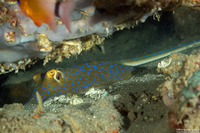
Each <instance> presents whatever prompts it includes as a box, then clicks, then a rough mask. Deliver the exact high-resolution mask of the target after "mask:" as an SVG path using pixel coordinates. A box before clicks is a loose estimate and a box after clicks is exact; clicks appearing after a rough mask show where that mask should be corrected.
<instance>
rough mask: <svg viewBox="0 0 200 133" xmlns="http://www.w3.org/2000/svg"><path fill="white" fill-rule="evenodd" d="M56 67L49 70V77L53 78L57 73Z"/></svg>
mask: <svg viewBox="0 0 200 133" xmlns="http://www.w3.org/2000/svg"><path fill="white" fill-rule="evenodd" d="M55 71H56V70H55V69H52V70H49V71H48V72H47V76H48V77H49V78H53V76H54V75H55Z"/></svg>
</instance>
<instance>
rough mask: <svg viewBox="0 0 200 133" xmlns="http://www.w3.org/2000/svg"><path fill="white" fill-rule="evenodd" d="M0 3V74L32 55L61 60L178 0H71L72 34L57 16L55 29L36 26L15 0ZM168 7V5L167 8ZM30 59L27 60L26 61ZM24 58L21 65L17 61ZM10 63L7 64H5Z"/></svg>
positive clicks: (30, 57)
mask: <svg viewBox="0 0 200 133" xmlns="http://www.w3.org/2000/svg"><path fill="white" fill-rule="evenodd" d="M1 1H2V2H1V3H0V53H1V55H0V63H1V64H0V67H1V70H2V71H1V72H0V73H6V72H10V71H13V70H15V71H16V72H17V71H18V70H19V69H21V68H25V66H26V65H27V64H32V62H34V61H33V58H41V59H45V61H44V64H46V63H47V62H48V61H49V60H51V59H56V62H61V61H62V58H63V57H69V56H71V55H74V54H80V52H81V51H82V50H88V49H90V48H91V47H93V46H94V45H95V44H101V43H102V42H103V40H104V39H105V37H107V36H109V35H111V34H112V33H113V32H115V31H117V30H122V29H124V28H130V27H133V26H134V25H135V24H137V23H138V22H145V20H146V19H147V18H148V17H149V16H152V15H155V16H157V18H158V19H159V15H158V11H161V10H165V9H166V10H167V9H169V8H173V7H176V6H177V5H180V2H181V1H179V0H178V1H177V0H168V1H163V0H157V1H154V0H148V1H147V0H123V1H121V0H116V1H115V3H113V1H112V0H107V1H105V0H104V1H101V0H74V1H75V9H74V11H73V12H72V15H71V20H72V22H71V33H69V31H68V30H67V29H66V27H65V25H64V24H63V23H62V21H61V20H60V19H59V18H57V19H56V26H57V31H56V32H54V31H52V30H51V29H50V28H49V27H48V25H46V24H44V23H43V24H42V25H41V26H40V27H38V26H36V25H35V24H34V22H33V21H32V20H31V19H30V18H29V17H27V16H25V15H24V14H23V13H22V12H21V11H20V8H19V6H18V5H17V4H15V3H17V1H16V0H1ZM168 7H169V8H168ZM26 60H29V63H27V62H26ZM19 61H24V63H23V64H20V65H19V64H18V62H19ZM8 66H9V67H8Z"/></svg>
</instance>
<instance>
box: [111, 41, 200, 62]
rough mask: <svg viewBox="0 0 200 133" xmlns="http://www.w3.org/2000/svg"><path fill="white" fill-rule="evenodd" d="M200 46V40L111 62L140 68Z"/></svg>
mask: <svg viewBox="0 0 200 133" xmlns="http://www.w3.org/2000/svg"><path fill="white" fill-rule="evenodd" d="M199 45H200V40H196V41H193V42H189V43H186V44H183V45H180V46H177V47H174V48H171V49H167V50H165V51H161V52H158V53H154V54H151V55H147V56H142V57H138V58H131V59H123V60H112V61H111V62H115V63H119V64H122V65H127V66H138V65H142V64H146V63H148V62H151V61H155V60H158V59H161V58H164V57H167V56H169V55H170V54H172V53H177V52H180V51H183V50H186V49H189V48H193V47H198V46H199Z"/></svg>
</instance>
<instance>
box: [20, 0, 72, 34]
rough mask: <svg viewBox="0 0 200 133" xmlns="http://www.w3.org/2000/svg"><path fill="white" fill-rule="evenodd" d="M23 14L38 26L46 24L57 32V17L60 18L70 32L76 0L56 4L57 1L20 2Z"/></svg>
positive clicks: (36, 0) (28, 0)
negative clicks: (71, 17)
mask: <svg viewBox="0 0 200 133" xmlns="http://www.w3.org/2000/svg"><path fill="white" fill-rule="evenodd" d="M18 4H19V7H20V8H21V10H22V12H23V13H24V14H25V15H27V16H29V17H30V18H31V19H32V20H33V21H34V23H35V24H36V25H37V26H41V25H42V23H46V24H48V25H49V26H50V28H51V29H52V30H53V31H54V32H55V31H56V25H55V16H58V17H60V19H61V20H62V22H63V23H64V24H65V26H66V28H67V29H68V31H69V32H71V30H70V22H71V20H70V16H71V14H72V12H73V10H74V6H75V3H74V0H68V1H62V2H56V0H18Z"/></svg>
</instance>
